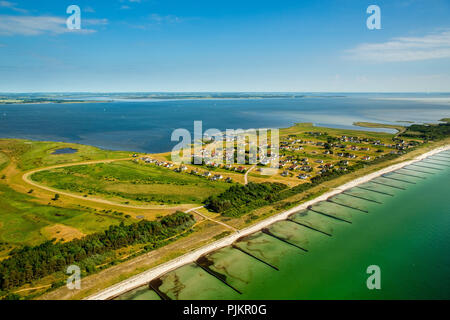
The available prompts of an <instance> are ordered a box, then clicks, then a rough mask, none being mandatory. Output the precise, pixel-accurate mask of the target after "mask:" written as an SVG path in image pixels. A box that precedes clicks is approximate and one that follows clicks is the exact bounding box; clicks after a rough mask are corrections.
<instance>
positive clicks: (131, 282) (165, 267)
mask: <svg viewBox="0 0 450 320" xmlns="http://www.w3.org/2000/svg"><path fill="white" fill-rule="evenodd" d="M446 150H450V145H446V146H443V147H439V148H436V149H434V150H431V151H429V152H427V153H424V154H422V155H420V156H418V157H416V158H414V159H413V160H409V161H404V162H402V163H399V164H395V165H392V166H389V167H386V168H384V169H381V170H379V171H376V172H373V173H371V174H368V175H365V176H363V177H360V178H357V179H355V180H352V181H351V182H348V183H346V184H343V185H341V186H340V187H338V188H335V189H333V190H331V191H329V192H327V193H325V194H323V195H321V196H319V197H317V198H315V199H313V200H310V201H308V202H305V203H302V204H301V205H298V206H296V207H294V208H292V209H290V210H287V211H284V212H282V213H279V214H277V215H274V216H272V217H269V218H267V219H265V220H263V221H261V222H259V223H257V224H255V225H253V226H250V227H248V228H245V229H242V230H239V231H237V232H235V233H234V234H232V235H230V236H228V237H225V238H223V239H220V240H218V241H216V242H214V243H211V244H209V245H206V246H204V247H201V248H199V249H197V250H195V251H192V252H189V253H187V254H184V255H182V256H180V257H178V258H176V259H174V260H171V261H169V262H167V263H164V264H161V265H159V266H157V267H155V268H152V269H150V270H147V271H145V272H143V273H141V274H138V275H136V276H134V277H131V278H129V279H127V280H124V281H122V282H120V283H118V284H116V285H114V286H111V287H109V288H107V289H105V290H102V291H100V292H99V293H96V294H93V295H91V296H89V297H87V298H86V300H107V299H111V298H114V297H116V296H118V295H120V294H123V293H125V292H127V291H130V290H132V289H135V288H137V287H140V286H143V285H145V284H147V283H148V282H150V281H151V280H153V279H155V278H157V277H159V276H161V275H163V274H165V273H167V272H169V271H171V270H174V269H176V268H179V267H181V266H183V265H185V264H188V263H191V262H193V261H195V260H197V259H198V258H200V257H201V256H203V255H205V254H207V253H209V252H211V251H214V250H217V249H220V248H223V247H226V246H229V245H231V244H233V243H234V242H235V241H237V240H238V239H239V238H241V237H244V236H247V235H250V234H252V233H255V232H258V231H260V230H261V229H263V228H265V227H267V226H269V225H271V224H273V223H275V222H278V221H281V220H285V219H287V218H288V217H289V216H290V215H292V214H293V213H295V212H298V211H300V210H303V209H306V208H307V207H308V206H310V205H313V204H315V203H317V202H320V201H324V200H326V199H328V198H329V197H331V196H334V195H337V194H339V193H341V192H342V191H344V190H347V189H350V188H353V187H355V186H357V185H359V184H362V183H365V182H368V181H369V180H371V179H374V178H376V177H379V176H381V175H383V174H386V173H388V172H391V171H395V170H398V169H400V168H402V167H404V166H407V165H410V164H412V163H414V162H417V161H421V160H423V159H425V158H427V157H429V156H432V155H434V154H436V153H439V152H442V151H446Z"/></svg>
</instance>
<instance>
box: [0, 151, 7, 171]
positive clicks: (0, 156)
mask: <svg viewBox="0 0 450 320" xmlns="http://www.w3.org/2000/svg"><path fill="white" fill-rule="evenodd" d="M8 162H9V159H8V157H7V156H6V155H5V154H4V153H2V152H0V171H2V170H3V169H4V168H5V167H6V166H7V165H8Z"/></svg>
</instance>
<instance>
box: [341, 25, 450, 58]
mask: <svg viewBox="0 0 450 320" xmlns="http://www.w3.org/2000/svg"><path fill="white" fill-rule="evenodd" d="M347 53H348V54H349V55H348V57H349V58H352V59H357V60H365V61H374V62H407V61H419V60H431V59H442V58H450V31H448V30H447V31H443V32H441V33H433V34H428V35H426V36H423V37H398V38H393V39H391V40H389V41H387V42H382V43H363V44H360V45H358V46H357V47H356V48H354V49H351V50H348V51H347Z"/></svg>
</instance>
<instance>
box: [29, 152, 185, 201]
mask: <svg viewBox="0 0 450 320" xmlns="http://www.w3.org/2000/svg"><path fill="white" fill-rule="evenodd" d="M131 159H133V158H122V159H104V160H93V161H84V162H76V163H65V164H59V165H54V166H50V167H45V168H39V169H34V170H31V171H28V172H26V173H24V174H23V175H22V180H23V181H25V182H26V183H27V184H29V185H32V186H34V187H36V188H39V189H43V190H46V191H50V192H53V193H58V194H60V195H64V196H67V197H72V198H75V199H80V200H85V201H92V202H97V203H102V204H107V205H112V206H117V207H123V208H131V209H176V208H178V207H167V206H156V205H153V206H136V205H130V204H122V203H118V202H114V201H109V200H106V199H101V198H93V197H84V196H81V195H77V194H74V193H71V192H67V191H62V190H59V189H55V188H51V187H47V186H44V185H42V184H39V183H37V182H35V181H33V180H32V179H31V176H32V175H33V174H35V173H37V172H41V171H47V170H52V169H59V168H65V167H73V166H81V165H86V164H98V163H111V162H116V161H126V160H131Z"/></svg>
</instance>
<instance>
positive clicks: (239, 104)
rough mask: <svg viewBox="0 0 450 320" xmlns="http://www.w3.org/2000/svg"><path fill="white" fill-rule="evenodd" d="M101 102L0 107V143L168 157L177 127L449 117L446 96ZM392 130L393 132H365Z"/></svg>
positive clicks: (337, 124) (347, 124)
mask: <svg viewBox="0 0 450 320" xmlns="http://www.w3.org/2000/svg"><path fill="white" fill-rule="evenodd" d="M84 98H86V99H90V100H97V101H99V103H70V104H56V103H42V104H14V105H0V138H22V139H31V140H43V141H61V142H71V143H80V144H86V145H92V146H97V147H100V148H104V149H109V150H124V151H136V152H148V153H160V152H167V151H170V150H171V149H172V147H173V146H174V145H175V144H177V143H178V140H177V141H172V139H171V137H172V133H173V131H174V130H175V129H178V128H183V129H187V130H189V131H190V132H193V128H194V121H202V127H203V132H204V131H206V130H207V129H219V130H221V131H224V130H226V129H253V128H285V127H289V126H292V125H293V124H295V123H300V122H311V123H313V124H315V125H317V126H327V127H334V128H347V129H361V128H359V127H355V126H354V125H353V123H354V122H357V121H366V122H383V123H388V124H408V123H436V122H437V121H438V120H440V119H442V118H444V117H450V94H340V95H339V96H337V95H336V94H328V95H325V94H320V95H319V94H305V95H304V96H300V97H297V98H256V99H239V98H232V99H217V98H216V99H214V98H213V99H175V98H174V99H164V100H162V99H118V98H115V97H114V96H108V95H91V96H84ZM403 99H409V100H403ZM364 130H375V131H387V132H392V129H391V130H389V129H368V128H365V129H364Z"/></svg>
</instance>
